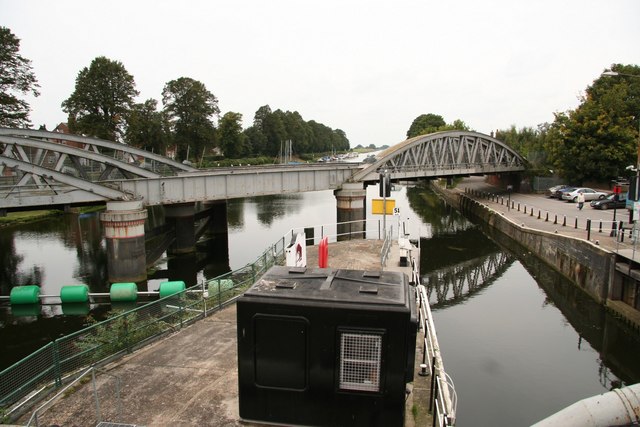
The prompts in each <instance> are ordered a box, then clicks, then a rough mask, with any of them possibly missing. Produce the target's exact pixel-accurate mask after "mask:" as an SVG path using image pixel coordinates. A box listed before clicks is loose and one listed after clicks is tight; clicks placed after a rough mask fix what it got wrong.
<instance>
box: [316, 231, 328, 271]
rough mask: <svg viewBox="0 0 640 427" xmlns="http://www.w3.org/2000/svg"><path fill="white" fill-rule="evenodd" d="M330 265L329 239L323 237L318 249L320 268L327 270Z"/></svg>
mask: <svg viewBox="0 0 640 427" xmlns="http://www.w3.org/2000/svg"><path fill="white" fill-rule="evenodd" d="M328 263H329V238H328V237H327V236H325V237H323V238H322V240H321V241H320V247H319V248H318V267H320V268H327V265H328Z"/></svg>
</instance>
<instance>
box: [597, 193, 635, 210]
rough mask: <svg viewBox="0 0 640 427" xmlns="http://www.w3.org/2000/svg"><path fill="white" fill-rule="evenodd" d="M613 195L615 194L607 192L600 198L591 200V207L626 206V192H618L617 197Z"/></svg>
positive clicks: (619, 207)
mask: <svg viewBox="0 0 640 427" xmlns="http://www.w3.org/2000/svg"><path fill="white" fill-rule="evenodd" d="M615 196H616V195H615V194H609V195H608V196H607V197H605V198H604V199H602V200H593V201H592V202H591V207H592V208H594V209H613V208H616V209H621V208H624V207H626V204H627V193H620V194H618V198H616V197H615Z"/></svg>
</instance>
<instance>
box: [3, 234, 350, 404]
mask: <svg viewBox="0 0 640 427" xmlns="http://www.w3.org/2000/svg"><path fill="white" fill-rule="evenodd" d="M312 228H313V229H318V230H320V234H321V237H324V236H330V239H332V240H334V241H335V239H337V238H338V236H341V237H348V236H345V235H344V233H342V234H340V233H337V232H336V228H335V224H334V227H333V228H332V227H330V226H328V225H320V226H315V227H312ZM293 235H294V230H291V231H289V232H287V233H286V234H285V235H284V236H283V237H282V238H280V239H279V240H278V241H276V242H275V243H274V244H272V245H270V246H269V247H268V248H267V249H266V250H265V251H264V252H263V253H262V254H261V255H260V256H259V257H258V259H256V261H255V262H253V263H251V264H247V265H246V266H244V267H242V268H239V269H237V270H234V271H231V272H229V273H226V274H223V275H221V276H219V277H216V278H214V279H211V280H207V281H205V282H203V283H200V284H197V285H194V286H192V287H189V288H187V289H185V290H184V291H182V292H178V293H175V294H173V295H170V296H167V297H164V298H162V299H159V300H157V301H153V302H150V303H148V304H145V305H143V306H140V307H137V308H133V309H131V310H129V311H124V312H120V313H118V314H116V315H115V316H113V317H111V318H109V319H107V320H104V321H102V322H98V323H95V324H92V325H90V326H88V327H87V328H84V329H82V330H79V331H77V332H75V333H72V334H70V335H66V336H64V337H61V338H58V339H56V340H54V341H52V342H50V343H49V344H47V345H45V346H44V347H42V348H41V349H39V350H37V351H36V352H34V353H32V354H31V355H29V356H27V357H25V358H24V359H22V360H20V361H18V362H16V363H15V364H13V365H12V366H10V367H8V368H6V369H4V370H3V371H1V372H0V408H3V407H9V406H11V405H13V407H12V409H11V413H13V412H20V411H21V408H22V407H23V406H25V404H26V403H27V402H30V401H32V400H36V399H39V397H40V396H41V395H43V394H46V393H49V392H50V391H52V390H53V389H58V388H60V387H62V385H63V384H64V383H67V382H69V381H72V380H73V379H74V378H76V377H77V376H78V375H79V374H80V373H81V371H82V370H83V369H86V367H88V366H98V365H102V364H105V363H107V362H109V361H111V360H113V359H115V358H117V357H119V356H121V355H123V354H126V353H130V352H132V351H133V350H134V349H136V348H138V347H141V346H143V345H145V344H146V343H148V342H151V341H153V340H154V339H157V338H158V337H160V336H162V335H164V334H167V333H170V332H173V331H176V330H179V329H181V328H182V327H183V326H185V325H188V324H190V323H192V322H194V321H196V320H198V319H201V318H203V317H206V316H207V315H208V314H209V313H211V312H214V311H216V310H219V309H220V308H222V307H225V306H226V305H228V304H231V303H232V302H234V301H235V299H237V298H238V297H239V296H240V295H242V293H243V292H244V291H245V290H247V289H248V288H249V287H250V286H251V285H252V284H253V283H255V281H256V280H257V279H258V278H259V277H260V276H261V275H262V274H263V273H264V272H266V271H267V270H268V269H269V268H270V267H271V266H273V265H275V264H284V260H285V249H286V247H287V245H288V243H289V241H288V238H289V236H293ZM356 237H357V236H356ZM8 415H10V414H8Z"/></svg>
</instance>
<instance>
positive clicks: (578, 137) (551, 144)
mask: <svg viewBox="0 0 640 427" xmlns="http://www.w3.org/2000/svg"><path fill="white" fill-rule="evenodd" d="M611 68H612V70H613V71H616V72H619V73H623V74H628V75H630V76H624V75H620V76H617V77H607V76H600V77H599V78H598V79H596V80H595V81H594V82H593V84H592V85H591V86H589V87H588V88H587V89H586V94H585V96H584V97H583V98H582V102H581V104H580V105H579V106H578V108H576V109H575V110H572V111H567V112H563V113H556V115H555V121H554V123H553V124H552V125H551V126H550V127H549V129H548V132H547V135H546V138H545V141H544V147H545V149H546V151H547V152H548V155H549V158H550V161H551V164H552V166H553V167H554V168H555V169H556V170H557V171H558V173H559V174H560V175H561V176H563V177H564V178H566V179H567V180H568V181H570V182H574V183H577V184H579V183H582V182H584V181H586V180H590V181H602V182H605V181H609V180H611V179H613V178H616V177H617V176H620V175H624V174H625V167H626V166H628V165H635V164H636V162H637V148H638V144H640V141H639V140H638V138H639V136H640V135H639V134H638V126H639V125H640V67H638V66H632V65H627V66H623V65H620V64H614V65H613V66H612V67H611ZM634 76H635V77H634Z"/></svg>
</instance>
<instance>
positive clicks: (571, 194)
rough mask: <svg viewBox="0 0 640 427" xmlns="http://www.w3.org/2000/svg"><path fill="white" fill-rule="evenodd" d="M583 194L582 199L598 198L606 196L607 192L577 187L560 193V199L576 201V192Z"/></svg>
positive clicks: (586, 200)
mask: <svg viewBox="0 0 640 427" xmlns="http://www.w3.org/2000/svg"><path fill="white" fill-rule="evenodd" d="M580 193H582V194H584V201H585V202H588V201H589V200H600V199H604V198H605V197H607V195H608V193H604V192H602V191H596V190H594V189H593V188H587V187H577V188H574V189H573V190H572V191H565V192H563V193H562V200H568V201H569V202H576V201H577V200H578V194H580Z"/></svg>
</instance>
